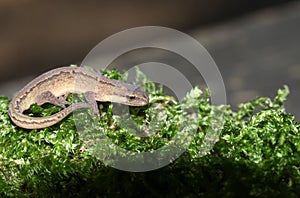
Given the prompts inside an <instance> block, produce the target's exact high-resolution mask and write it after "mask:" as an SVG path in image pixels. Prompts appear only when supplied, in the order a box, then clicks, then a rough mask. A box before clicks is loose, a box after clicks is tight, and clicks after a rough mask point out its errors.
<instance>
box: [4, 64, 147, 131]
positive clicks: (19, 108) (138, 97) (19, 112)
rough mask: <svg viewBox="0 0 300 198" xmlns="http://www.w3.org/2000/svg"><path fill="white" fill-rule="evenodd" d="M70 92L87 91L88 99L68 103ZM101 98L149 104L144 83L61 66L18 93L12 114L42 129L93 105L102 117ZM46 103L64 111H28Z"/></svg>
mask: <svg viewBox="0 0 300 198" xmlns="http://www.w3.org/2000/svg"><path fill="white" fill-rule="evenodd" d="M70 93H73V94H84V96H85V99H86V102H79V103H70V102H68V101H67V100H66V99H67V96H68V95H69V94H70ZM97 101H99V102H113V103H121V104H125V105H129V106H144V105H147V104H148V103H149V97H148V96H147V94H146V93H145V91H144V90H143V89H142V88H141V87H140V86H134V85H131V84H127V83H124V82H121V81H118V80H113V79H109V78H106V77H104V76H103V75H101V74H100V73H97V72H93V71H91V70H88V69H86V68H83V67H60V68H56V69H53V70H50V71H48V72H46V73H44V74H42V75H40V76H38V77H36V78H35V79H33V80H32V81H31V82H29V83H28V84H27V85H26V86H25V87H24V88H22V89H21V90H20V91H19V92H17V93H16V95H15V96H14V97H13V98H12V100H11V101H10V104H9V109H8V113H9V116H10V118H11V120H12V121H13V122H14V123H15V124H16V125H17V126H19V127H22V128H25V129H40V128H45V127H49V126H52V125H54V124H56V123H58V122H60V121H61V120H62V119H64V118H65V117H66V116H68V115H69V114H70V113H72V112H73V111H75V110H77V109H80V108H91V109H92V111H93V113H94V114H95V115H97V116H98V118H100V113H99V109H98V105H97ZM45 103H50V104H53V105H56V106H60V107H62V110H61V111H59V112H57V113H55V114H53V115H50V116H46V117H31V116H27V115H25V114H24V111H25V110H27V109H29V108H30V106H31V105H32V104H37V105H42V104H45Z"/></svg>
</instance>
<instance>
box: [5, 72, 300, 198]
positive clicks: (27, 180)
mask: <svg viewBox="0 0 300 198" xmlns="http://www.w3.org/2000/svg"><path fill="white" fill-rule="evenodd" d="M104 75H106V76H108V77H110V78H115V79H120V80H122V78H121V76H120V74H119V73H118V72H117V71H116V70H107V71H105V72H104ZM138 82H140V83H141V84H142V86H143V88H144V89H145V90H146V92H147V93H149V95H150V97H151V104H150V105H148V106H146V107H131V108H130V109H129V111H127V112H121V113H120V114H118V115H117V116H116V115H114V114H113V105H114V104H109V103H101V105H100V106H101V108H100V111H101V119H100V121H98V120H97V119H96V118H95V117H93V115H92V113H91V111H89V112H90V113H89V114H86V113H82V114H80V113H79V114H78V115H76V116H79V118H80V119H79V120H86V119H91V120H92V121H93V122H91V123H93V124H91V125H89V126H87V127H89V128H85V130H87V131H92V129H94V128H101V129H102V130H103V131H104V135H105V136H107V137H109V138H110V140H111V141H112V142H113V143H114V144H117V145H118V146H120V147H122V148H125V149H127V150H131V151H141V152H142V151H153V150H156V149H158V148H161V147H163V146H165V145H168V144H170V143H171V142H172V141H174V140H173V139H174V137H175V136H176V134H177V132H178V130H179V129H180V126H185V127H186V128H185V130H193V129H194V128H193V127H194V126H186V125H184V123H186V122H187V118H188V117H189V116H188V115H187V114H184V113H183V112H185V111H186V112H188V110H189V109H191V108H194V109H195V108H196V109H197V110H198V112H197V114H198V115H197V120H196V123H197V126H196V127H197V133H196V134H194V136H193V137H192V141H191V144H190V145H189V147H188V149H187V150H186V151H185V152H184V153H183V155H182V156H181V157H179V158H178V159H177V160H175V161H174V162H173V163H171V164H169V165H168V166H166V167H164V168H161V169H158V170H155V171H151V172H145V173H130V172H123V171H119V170H116V169H113V168H111V167H109V166H106V165H104V164H103V163H102V162H101V161H99V160H97V159H96V158H95V157H93V156H92V155H91V154H90V152H89V146H90V145H83V142H82V141H81V138H80V134H79V133H78V128H76V125H75V123H74V119H73V115H70V116H68V117H67V118H65V119H64V120H63V121H62V122H60V123H58V124H56V125H54V126H51V127H48V128H44V129H40V130H25V129H22V128H19V127H17V126H15V125H14V124H13V123H12V122H11V120H10V118H9V116H8V112H7V110H8V104H9V100H8V99H7V98H6V97H0V196H1V197H2V196H18V197H40V196H44V197H54V196H56V197H61V196H67V197H71V196H87V195H95V194H97V195H99V197H111V196H114V197H130V196H144V197H154V196H155V197H163V196H167V197H174V196H177V197H181V196H185V197H196V196H197V197H199V196H200V197H201V196H203V197H235V196H243V195H244V196H254V197H270V196H271V197H284V196H285V197H287V196H288V197H297V195H298V194H299V192H300V172H299V161H300V156H299V155H300V132H299V129H300V124H299V123H297V122H295V121H294V118H293V116H292V115H288V114H286V113H285V109H284V106H283V102H284V101H285V99H286V97H287V95H288V93H289V90H288V88H287V87H284V88H283V89H281V90H279V91H278V95H277V96H276V97H275V98H274V99H273V100H271V99H269V98H257V99H256V100H253V101H250V102H248V103H245V104H241V105H240V106H239V110H238V111H233V110H231V109H230V107H229V106H226V107H224V106H220V107H216V106H211V105H210V101H209V93H208V92H207V91H206V92H205V93H203V92H202V91H201V90H200V89H198V88H195V89H194V90H193V91H192V92H191V94H189V95H187V96H186V98H185V99H184V100H183V101H182V102H181V103H176V102H175V101H174V100H173V99H172V97H170V96H167V95H166V94H164V92H163V87H157V86H156V85H155V84H154V83H151V82H148V81H147V79H146V78H145V76H144V75H143V74H142V73H141V72H139V71H138V72H137V83H138ZM68 100H70V101H71V100H83V98H82V97H81V96H79V97H76V98H74V96H72V95H71V96H69V98H68ZM214 109H218V110H220V111H222V113H223V118H224V127H223V129H222V131H221V134H220V137H219V140H218V141H217V143H216V144H215V145H214V147H213V149H212V150H211V151H210V152H209V153H208V154H207V155H205V156H204V157H200V156H201V155H200V152H201V149H202V148H203V139H204V138H205V135H206V133H207V130H208V128H209V126H210V121H211V119H212V114H211V111H212V110H214ZM58 110H59V109H58V108H57V107H53V106H51V105H45V106H42V107H39V106H37V105H32V107H31V109H30V110H28V111H27V114H28V115H31V116H47V115H49V114H52V113H54V112H56V111H58ZM128 116H130V118H132V119H133V120H134V121H135V122H133V123H131V124H128V123H127V122H124V119H126V118H128ZM77 119H78V118H77ZM149 121H153V122H154V123H157V125H151V126H148V125H147V122H149ZM147 127H150V128H149V129H148V130H145V128H147ZM188 127H190V128H188ZM133 129H134V130H133ZM181 129H182V128H181ZM148 131H150V132H153V133H151V136H150V137H139V136H137V135H136V134H135V133H136V132H140V133H147V132H148ZM81 135H82V134H81ZM85 135H95V137H96V138H100V139H101V138H103V136H101V135H97V134H85ZM179 137H180V136H179ZM182 138H183V140H182V141H186V140H185V139H184V138H185V137H182ZM180 139H181V137H180V138H178V140H180ZM213 141H216V140H213ZM85 144H86V143H85ZM83 146H87V150H85V149H82V148H83Z"/></svg>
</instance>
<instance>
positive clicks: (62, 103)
mask: <svg viewBox="0 0 300 198" xmlns="http://www.w3.org/2000/svg"><path fill="white" fill-rule="evenodd" d="M36 103H37V104H38V105H42V104H45V103H50V104H53V105H56V106H59V107H62V108H65V107H66V105H70V103H69V102H68V101H66V96H62V97H56V96H55V95H54V94H53V93H52V92H51V91H45V92H42V93H41V94H40V95H38V96H37V97H36Z"/></svg>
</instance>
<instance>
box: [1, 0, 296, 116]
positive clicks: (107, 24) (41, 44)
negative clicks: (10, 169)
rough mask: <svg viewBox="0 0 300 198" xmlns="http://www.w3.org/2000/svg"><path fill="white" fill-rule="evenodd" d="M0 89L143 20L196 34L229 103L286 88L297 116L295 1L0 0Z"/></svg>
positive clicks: (69, 60) (74, 58)
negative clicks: (287, 87) (212, 63)
mask: <svg viewBox="0 0 300 198" xmlns="http://www.w3.org/2000/svg"><path fill="white" fill-rule="evenodd" d="M0 25H1V31H0V94H1V95H9V96H11V95H12V94H13V93H14V92H15V91H17V90H18V89H19V88H21V87H22V86H23V85H24V84H25V83H26V82H28V81H29V80H31V79H32V78H33V77H34V76H36V75H37V74H40V73H41V72H45V71H47V70H49V69H51V68H55V67H57V66H63V65H69V64H73V63H77V64H80V62H81V61H82V60H83V59H84V57H85V56H86V55H87V53H88V52H89V51H90V50H91V49H92V48H93V47H94V46H95V45H97V44H98V43H99V42H100V41H101V40H103V39H104V38H106V37H108V36H110V35H112V34H114V33H117V32H119V31H122V30H125V29H128V28H131V27H136V26H146V25H156V26H166V27H171V28H175V29H178V30H180V31H183V32H185V33H188V34H190V35H191V36H193V37H194V38H196V39H197V40H198V41H199V42H200V43H201V44H203V45H204V47H205V48H206V49H207V50H208V51H209V53H210V54H211V55H212V57H213V58H214V60H215V61H216V63H217V65H218V67H219V69H220V71H221V73H222V76H223V78H224V82H225V87H226V89H227V95H228V103H229V104H231V105H232V106H233V107H235V106H236V105H237V104H238V103H241V102H245V101H248V100H251V99H254V98H255V97H256V96H269V97H274V95H275V94H276V91H277V89H278V88H281V87H282V86H283V84H287V85H289V86H290V88H291V94H290V96H289V98H288V102H287V109H288V112H290V113H292V114H293V115H295V116H296V119H297V120H299V119H300V107H299V105H298V101H299V100H300V94H299V93H298V92H299V91H300V90H299V82H300V53H299V52H300V38H299V35H300V2H299V1H288V0H211V1H197V0H186V1H179V0H172V1H171V0H165V1H151V3H150V1H145V0H133V1H130V3H128V1H121V0H119V1H99V0H98V1H96V0H95V1H79V0H74V1H65V0H61V1H49V0H44V1H37V0H22V1H16V0H2V1H1V2H0Z"/></svg>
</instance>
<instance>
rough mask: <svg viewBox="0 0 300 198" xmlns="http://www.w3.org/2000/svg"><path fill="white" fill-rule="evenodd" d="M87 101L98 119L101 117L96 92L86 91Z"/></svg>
mask: <svg viewBox="0 0 300 198" xmlns="http://www.w3.org/2000/svg"><path fill="white" fill-rule="evenodd" d="M84 96H85V99H86V102H87V103H88V104H89V105H90V107H91V109H92V111H93V113H94V114H95V115H97V117H98V119H100V113H99V109H98V105H97V101H96V100H95V93H94V92H91V91H88V92H85V93H84Z"/></svg>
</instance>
